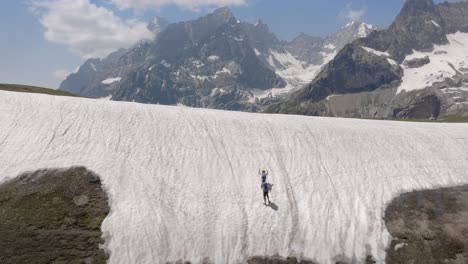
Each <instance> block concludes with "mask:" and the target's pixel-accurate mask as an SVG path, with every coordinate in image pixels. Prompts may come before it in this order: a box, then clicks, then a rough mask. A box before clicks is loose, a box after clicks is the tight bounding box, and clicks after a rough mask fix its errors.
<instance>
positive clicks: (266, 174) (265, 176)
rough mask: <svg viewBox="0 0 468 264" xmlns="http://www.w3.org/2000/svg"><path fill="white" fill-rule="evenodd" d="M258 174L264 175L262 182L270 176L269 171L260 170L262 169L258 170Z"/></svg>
mask: <svg viewBox="0 0 468 264" xmlns="http://www.w3.org/2000/svg"><path fill="white" fill-rule="evenodd" d="M258 174H259V175H260V176H261V177H262V182H264V181H266V178H267V176H268V171H264V170H262V171H260V169H259V170H258Z"/></svg>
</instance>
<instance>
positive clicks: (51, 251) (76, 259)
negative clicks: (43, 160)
mask: <svg viewBox="0 0 468 264" xmlns="http://www.w3.org/2000/svg"><path fill="white" fill-rule="evenodd" d="M108 213H109V205H108V199H107V196H106V193H105V192H104V191H103V189H102V187H101V182H100V180H99V177H98V176H97V175H96V174H94V173H93V172H91V171H88V170H87V169H86V168H84V167H73V168H70V169H53V170H47V169H46V170H39V171H35V172H31V173H25V174H22V175H20V176H18V177H16V178H14V179H13V180H10V181H7V182H5V183H3V184H2V185H1V186H0V263H4V264H7V263H106V261H107V258H108V255H107V254H106V253H105V252H104V250H103V249H100V248H99V245H100V244H102V243H103V242H104V241H103V239H102V238H101V236H102V233H101V224H102V221H103V220H104V218H105V217H106V216H107V214H108Z"/></svg>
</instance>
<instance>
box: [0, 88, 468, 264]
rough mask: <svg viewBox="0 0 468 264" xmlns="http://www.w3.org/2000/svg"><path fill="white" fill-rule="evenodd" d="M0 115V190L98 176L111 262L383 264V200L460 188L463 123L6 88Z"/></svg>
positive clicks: (466, 149) (467, 153)
mask: <svg viewBox="0 0 468 264" xmlns="http://www.w3.org/2000/svg"><path fill="white" fill-rule="evenodd" d="M0 120H2V122H0V181H3V180H4V179H5V178H6V177H14V176H16V175H19V174H20V173H22V172H24V171H31V170H37V169H39V168H55V167H70V166H74V165H82V166H86V167H87V168H88V169H90V170H93V171H95V172H96V173H97V174H99V175H100V176H101V180H102V184H103V188H104V189H105V190H106V191H107V192H108V196H109V197H110V208H111V212H110V214H109V216H108V217H107V218H106V219H105V220H104V222H103V225H102V231H103V233H104V234H105V236H106V237H105V239H106V241H108V243H106V245H105V247H106V248H107V249H109V250H110V259H109V263H167V262H176V261H179V260H180V261H185V260H186V261H191V263H197V264H198V263H207V262H210V263H227V264H229V263H245V262H246V260H247V259H248V258H250V257H252V256H273V255H276V254H278V255H280V256H283V257H287V256H296V257H299V258H307V259H311V260H313V261H314V262H316V263H320V264H331V263H333V264H335V263H336V262H337V261H342V262H347V263H352V262H353V263H362V262H363V260H364V259H365V258H366V256H368V255H371V256H372V257H373V258H374V259H375V260H377V262H378V263H383V261H384V259H385V248H386V246H387V245H389V243H390V239H391V238H390V237H389V234H388V232H387V231H386V229H385V226H384V222H383V219H382V216H383V213H384V210H385V206H386V203H388V202H389V201H391V199H392V198H393V197H396V196H397V195H398V194H399V193H401V192H405V191H410V190H413V189H421V188H431V187H436V186H437V187H439V186H446V185H460V184H466V183H468V180H467V178H466V171H468V164H467V163H466V160H468V141H467V140H466V131H467V129H468V126H467V124H427V123H407V122H388V121H368V120H352V119H328V118H310V117H299V116H282V115H265V114H249V113H239V112H227V111H215V110H207V109H193V108H185V107H173V106H156V105H145V104H135V103H122V102H109V101H106V100H89V99H80V98H70V97H53V96H46V95H38V94H34V95H33V94H26V93H9V92H0ZM428 153H430V155H428ZM421 157H424V158H421ZM364 164H365V166H363V165H364ZM259 168H265V169H268V170H269V172H270V176H269V178H268V181H269V182H270V183H271V184H272V185H273V189H272V193H271V199H272V201H273V202H274V205H272V206H271V207H266V206H264V205H263V204H262V203H263V201H262V195H261V190H260V179H259V177H258V176H257V175H256V174H257V171H258V169H259Z"/></svg>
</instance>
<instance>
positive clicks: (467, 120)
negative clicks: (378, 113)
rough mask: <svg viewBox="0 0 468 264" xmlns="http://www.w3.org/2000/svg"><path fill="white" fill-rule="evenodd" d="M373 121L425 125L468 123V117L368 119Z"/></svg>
mask: <svg viewBox="0 0 468 264" xmlns="http://www.w3.org/2000/svg"><path fill="white" fill-rule="evenodd" d="M366 119H371V120H389V121H402V122H405V121H406V122H425V123H468V116H444V117H440V118H439V119H437V120H430V119H428V118H393V117H382V118H366Z"/></svg>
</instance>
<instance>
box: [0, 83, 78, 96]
mask: <svg viewBox="0 0 468 264" xmlns="http://www.w3.org/2000/svg"><path fill="white" fill-rule="evenodd" d="M0 90H3V91H10V92H21V93H40V94H49V95H58V96H72V97H83V96H79V95H76V94H73V93H70V92H66V91H61V90H54V89H49V88H43V87H36V86H29V85H20V84H6V83H2V84H0Z"/></svg>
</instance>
